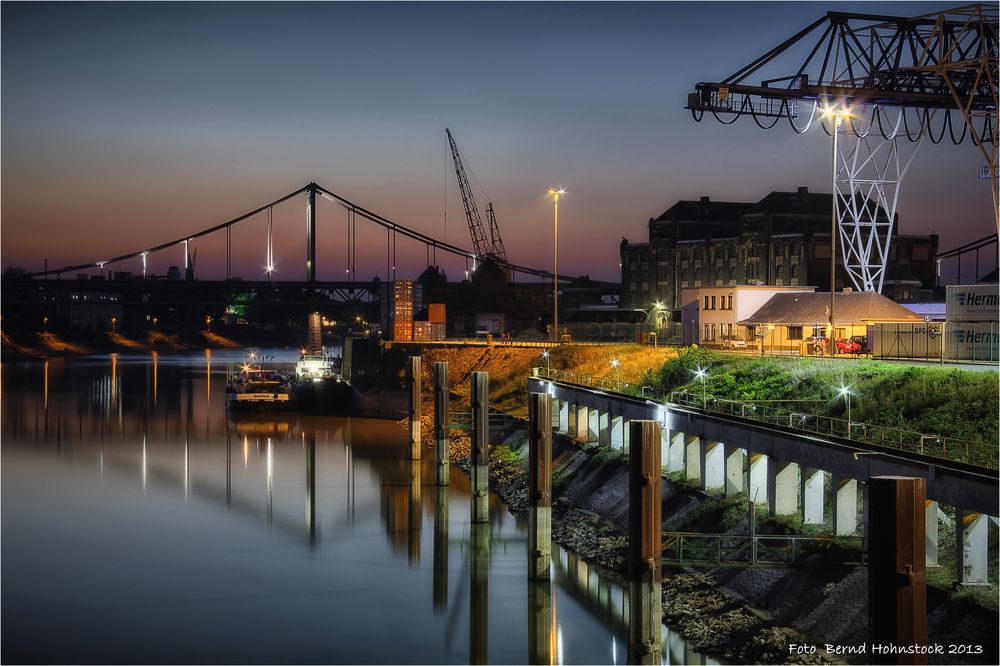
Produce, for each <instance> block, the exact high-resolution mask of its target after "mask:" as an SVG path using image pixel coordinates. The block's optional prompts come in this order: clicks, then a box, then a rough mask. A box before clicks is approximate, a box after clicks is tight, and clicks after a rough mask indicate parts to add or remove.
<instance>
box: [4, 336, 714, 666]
mask: <svg viewBox="0 0 1000 666" xmlns="http://www.w3.org/2000/svg"><path fill="white" fill-rule="evenodd" d="M275 355H279V356H280V352H276V353H275ZM240 357H241V356H240V355H239V354H235V353H228V352H224V351H215V352H212V353H205V354H202V353H198V354H196V355H192V356H188V357H179V356H176V355H167V354H150V355H143V356H129V355H121V356H103V357H95V358H91V359H68V360H67V359H53V360H51V361H49V362H45V363H4V364H3V367H2V372H3V375H2V382H0V396H2V400H3V405H2V407H3V412H2V413H3V424H2V425H3V433H2V434H3V438H2V444H3V456H4V464H3V467H2V473H3V484H2V486H0V492H2V502H0V505H2V510H3V524H4V529H5V532H4V537H5V538H4V540H3V544H2V548H3V551H2V553H3V569H4V573H5V574H7V576H5V581H4V583H5V584H4V586H3V588H2V595H3V596H2V603H3V607H4V608H5V609H10V611H11V612H10V613H5V614H4V620H3V623H4V626H3V629H5V630H6V632H5V640H4V644H3V655H2V658H3V660H4V661H8V662H17V661H25V660H30V661H51V662H66V661H70V662H77V661H108V660H115V661H137V662H145V661H149V660H150V658H151V655H152V654H153V653H152V652H151V651H150V650H152V649H153V648H152V646H157V647H156V650H157V652H156V655H157V657H156V658H157V659H158V660H164V661H175V662H190V661H230V662H232V661H246V662H251V661H252V662H259V661H271V662H282V661H288V660H289V659H290V658H291V659H293V660H294V661H301V662H304V663H371V662H378V663H386V662H388V663H405V662H422V663H488V662H494V663H512V662H513V663H518V662H524V661H526V660H527V661H530V662H531V663H548V664H553V663H581V662H582V663H617V662H618V661H620V660H622V658H623V657H624V654H622V650H621V647H620V646H622V645H625V644H626V642H627V638H628V624H627V622H628V609H627V603H626V597H627V595H625V594H624V593H623V592H624V590H625V588H624V587H623V586H622V584H621V583H620V582H617V581H616V580H615V579H613V578H609V577H607V576H603V575H602V574H600V573H599V572H598V571H596V570H594V569H593V568H591V567H588V566H587V565H586V563H585V562H583V561H582V560H579V559H578V558H576V557H574V556H572V555H570V554H568V553H566V552H565V551H560V550H558V549H556V556H555V557H554V559H553V569H554V576H553V583H552V584H551V585H550V584H546V583H541V584H539V583H533V584H531V585H529V583H528V581H527V579H526V571H527V561H526V546H525V538H526V530H525V527H526V526H525V525H523V524H518V521H516V520H515V519H514V517H513V516H512V515H511V514H509V513H507V512H506V510H505V509H504V508H503V507H502V504H500V502H499V501H498V500H497V499H495V498H494V500H493V509H494V510H493V512H492V513H491V516H490V522H489V523H488V524H483V525H470V522H469V518H470V510H471V509H470V498H469V480H468V478H467V477H466V476H465V475H464V474H463V473H462V472H461V471H460V470H457V469H456V470H452V472H453V473H452V474H451V485H450V486H447V487H442V486H435V485H432V482H433V478H434V476H433V461H431V460H428V461H425V463H424V464H421V463H413V462H411V461H409V460H405V459H403V457H402V456H403V454H404V452H405V451H406V432H405V431H404V430H403V429H402V428H400V427H399V425H398V424H396V423H394V422H385V421H372V420H367V419H344V418H322V417H299V416H296V415H294V414H287V415H282V416H278V417H274V416H259V417H254V416H248V417H240V418H238V419H232V418H226V415H225V413H224V410H223V402H224V396H223V395H222V393H223V392H222V391H220V390H218V387H219V386H221V385H222V383H224V376H225V372H226V366H227V364H228V363H230V362H233V359H234V358H240ZM292 360H294V358H292ZM4 384H6V385H7V387H8V388H9V387H12V386H13V387H17V390H13V391H11V390H7V391H3V390H2V388H3V385H4ZM213 388H215V389H216V390H214V391H213V390H212V389H213ZM50 424H51V425H50ZM241 458H242V460H241ZM95 461H96V465H95ZM40 479H44V483H42V482H40ZM429 551H432V555H431V556H430V557H426V556H424V554H425V553H428V552H429ZM557 599H558V604H557ZM525 609H527V611H528V612H527V617H526V614H525ZM109 626H114V627H115V640H114V641H101V640H97V641H95V640H94V637H95V636H102V635H104V634H105V633H106V632H107V627H109ZM163 626H170V627H172V628H173V630H175V631H177V632H178V633H179V634H183V635H186V636H190V637H191V638H190V640H189V641H188V642H186V643H185V644H178V645H164V644H163V642H162V627H163ZM386 627H388V628H389V630H390V633H389V634H386V632H385V628H386ZM53 632H57V633H58V634H59V635H60V640H59V641H51V640H50V639H49V637H50V636H51V635H52V634H53ZM676 640H677V637H676V636H674V635H671V634H664V641H665V642H664V657H665V658H668V659H670V660H671V661H673V662H674V663H676V662H678V661H681V660H686V661H687V662H688V663H698V662H697V659H698V657H697V656H694V657H695V659H694V660H692V659H691V657H692V656H693V655H685V654H684V652H683V650H684V646H683V643H682V642H681V643H679V644H678V645H679V646H680V647H677V646H674V648H673V649H672V650H668V649H667V643H668V642H669V641H674V642H676ZM112 644H113V645H114V653H111V652H108V650H109V649H110V648H109V647H108V646H110V645H112ZM678 649H680V650H681V652H680V653H679V655H680V656H679V657H677V658H675V656H674V655H676V654H678V652H677V650H678ZM191 650H197V652H196V653H192V652H191ZM290 655H292V656H291V657H290Z"/></svg>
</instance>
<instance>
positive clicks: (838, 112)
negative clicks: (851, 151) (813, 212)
mask: <svg viewBox="0 0 1000 666" xmlns="http://www.w3.org/2000/svg"><path fill="white" fill-rule="evenodd" d="M823 116H824V117H830V116H833V189H832V190H831V192H830V195H831V196H832V197H833V205H832V206H831V208H830V339H829V340H827V344H828V345H829V347H828V349H829V353H830V356H833V355H834V354H835V353H836V351H837V345H836V342H835V340H836V337H837V328H836V326H835V325H834V323H833V308H834V302H833V297H834V294H835V293H836V291H837V208H838V204H839V202H838V201H837V134H838V133H839V131H840V125H841V123H843V122H844V119H845V118H850V117H851V109H850V107H846V106H845V107H844V108H840V107H838V106H832V107H828V108H826V109H824V110H823Z"/></svg>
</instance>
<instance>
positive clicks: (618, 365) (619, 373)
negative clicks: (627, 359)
mask: <svg viewBox="0 0 1000 666" xmlns="http://www.w3.org/2000/svg"><path fill="white" fill-rule="evenodd" d="M621 366H622V364H621V361H619V360H618V359H616V358H613V359H611V367H612V368H614V369H615V373H616V377H617V381H618V386H619V388H620V387H621V385H622V367H621Z"/></svg>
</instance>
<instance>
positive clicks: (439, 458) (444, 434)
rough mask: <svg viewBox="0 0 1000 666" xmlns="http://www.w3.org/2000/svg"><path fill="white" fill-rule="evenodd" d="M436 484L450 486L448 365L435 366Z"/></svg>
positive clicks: (437, 364)
mask: <svg viewBox="0 0 1000 666" xmlns="http://www.w3.org/2000/svg"><path fill="white" fill-rule="evenodd" d="M434 460H435V466H434V483H436V484H437V485H439V486H447V485H448V473H449V460H448V364H447V363H441V362H438V363H435V364H434Z"/></svg>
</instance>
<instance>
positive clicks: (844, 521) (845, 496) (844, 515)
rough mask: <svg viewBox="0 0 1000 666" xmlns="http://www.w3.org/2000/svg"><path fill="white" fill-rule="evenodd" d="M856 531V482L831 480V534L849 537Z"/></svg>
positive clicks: (840, 478) (852, 480) (843, 479)
mask: <svg viewBox="0 0 1000 666" xmlns="http://www.w3.org/2000/svg"><path fill="white" fill-rule="evenodd" d="M857 531H858V482H857V481H855V480H854V479H845V478H843V477H834V479H833V533H834V534H836V535H837V536H850V535H852V534H854V533H855V532H857Z"/></svg>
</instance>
